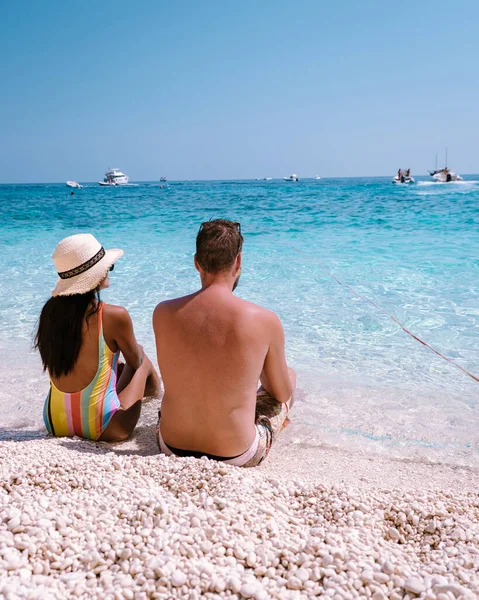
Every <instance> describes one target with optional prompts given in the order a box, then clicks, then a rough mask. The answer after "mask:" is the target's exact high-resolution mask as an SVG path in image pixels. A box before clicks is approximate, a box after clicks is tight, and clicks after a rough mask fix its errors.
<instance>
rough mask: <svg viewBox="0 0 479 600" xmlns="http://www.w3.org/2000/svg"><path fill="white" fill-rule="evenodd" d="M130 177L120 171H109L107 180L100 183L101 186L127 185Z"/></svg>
mask: <svg viewBox="0 0 479 600" xmlns="http://www.w3.org/2000/svg"><path fill="white" fill-rule="evenodd" d="M129 181H130V180H129V178H128V175H125V174H124V173H122V172H121V171H120V169H108V171H107V172H106V173H105V179H103V181H99V182H98V183H99V184H100V185H103V186H105V185H126V184H127V183H128V182H129Z"/></svg>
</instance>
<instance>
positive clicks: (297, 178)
mask: <svg viewBox="0 0 479 600" xmlns="http://www.w3.org/2000/svg"><path fill="white" fill-rule="evenodd" d="M283 179H284V180H285V181H299V177H298V176H297V175H296V173H293V174H292V175H290V176H289V177H283Z"/></svg>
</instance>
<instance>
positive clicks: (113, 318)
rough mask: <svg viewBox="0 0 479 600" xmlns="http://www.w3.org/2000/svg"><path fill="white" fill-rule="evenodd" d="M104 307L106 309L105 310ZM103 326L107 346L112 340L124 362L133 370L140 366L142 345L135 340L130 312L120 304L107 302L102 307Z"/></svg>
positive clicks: (142, 355) (142, 356) (143, 354)
mask: <svg viewBox="0 0 479 600" xmlns="http://www.w3.org/2000/svg"><path fill="white" fill-rule="evenodd" d="M105 309H106V310H105ZM103 315H104V317H106V318H104V320H103V327H104V336H105V340H106V341H107V343H108V346H110V347H111V344H110V342H111V341H114V344H113V345H114V346H117V347H118V349H119V350H120V352H121V353H122V354H123V357H124V358H125V361H126V364H127V365H128V366H129V367H131V368H132V369H134V370H135V371H136V370H137V369H139V368H140V367H141V364H142V363H143V360H144V358H145V352H144V350H143V347H142V346H140V344H139V343H138V342H137V341H136V337H135V333H134V331H133V323H132V320H131V317H130V314H129V313H128V311H127V310H126V308H123V307H122V306H114V305H112V304H108V305H107V306H105V307H104V309H103Z"/></svg>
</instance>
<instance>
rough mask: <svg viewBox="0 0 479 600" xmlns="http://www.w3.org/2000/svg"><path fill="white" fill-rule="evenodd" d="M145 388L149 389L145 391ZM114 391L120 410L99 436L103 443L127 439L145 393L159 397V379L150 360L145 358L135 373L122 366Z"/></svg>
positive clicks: (138, 414) (134, 424) (136, 420)
mask: <svg viewBox="0 0 479 600" xmlns="http://www.w3.org/2000/svg"><path fill="white" fill-rule="evenodd" d="M147 387H148V388H150V389H148V390H146V388H147ZM116 391H117V394H118V398H119V400H120V406H121V408H120V410H118V411H117V412H116V413H115V414H114V415H113V417H112V419H111V421H110V423H109V424H108V427H107V428H106V429H105V431H104V432H103V433H102V435H101V436H100V438H99V439H100V441H103V442H116V441H122V440H126V439H127V438H129V437H130V435H131V434H132V432H133V430H134V429H135V426H136V424H137V423H138V419H139V418H140V413H141V400H142V398H143V397H144V396H145V393H146V391H148V392H149V393H150V394H151V395H156V396H159V394H160V391H161V385H160V379H159V377H158V374H157V373H156V371H155V368H154V367H153V365H152V363H151V360H150V359H149V358H148V357H147V356H145V360H144V361H143V364H142V365H141V367H140V368H139V369H137V370H136V371H134V370H133V369H131V368H130V367H129V366H128V365H124V367H123V369H122V371H121V374H120V377H119V379H118V382H117V386H116Z"/></svg>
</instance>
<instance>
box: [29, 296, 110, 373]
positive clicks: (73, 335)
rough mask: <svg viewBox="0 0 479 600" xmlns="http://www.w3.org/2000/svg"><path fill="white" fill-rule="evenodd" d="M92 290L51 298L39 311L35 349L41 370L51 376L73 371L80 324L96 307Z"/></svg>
mask: <svg viewBox="0 0 479 600" xmlns="http://www.w3.org/2000/svg"><path fill="white" fill-rule="evenodd" d="M95 295H96V290H91V292H87V293H86V294H73V295H72V296H54V297H53V298H50V300H48V302H47V303H46V304H45V306H44V307H43V309H42V312H41V314H40V319H39V322H38V330H37V334H36V336H35V348H36V349H37V350H38V351H39V352H40V356H41V359H42V363H43V369H44V370H45V371H46V370H47V369H48V372H49V373H50V375H51V376H53V377H61V376H62V375H68V373H70V372H71V371H73V367H74V366H75V363H76V361H77V360H78V355H79V354H80V349H81V346H82V342H83V336H82V325H83V319H84V318H85V317H86V320H87V323H88V320H89V319H90V317H92V316H93V315H94V314H95V313H96V312H98V309H99V307H100V296H99V295H98V302H93V301H94V300H95Z"/></svg>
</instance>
